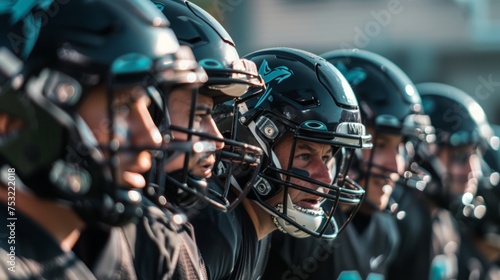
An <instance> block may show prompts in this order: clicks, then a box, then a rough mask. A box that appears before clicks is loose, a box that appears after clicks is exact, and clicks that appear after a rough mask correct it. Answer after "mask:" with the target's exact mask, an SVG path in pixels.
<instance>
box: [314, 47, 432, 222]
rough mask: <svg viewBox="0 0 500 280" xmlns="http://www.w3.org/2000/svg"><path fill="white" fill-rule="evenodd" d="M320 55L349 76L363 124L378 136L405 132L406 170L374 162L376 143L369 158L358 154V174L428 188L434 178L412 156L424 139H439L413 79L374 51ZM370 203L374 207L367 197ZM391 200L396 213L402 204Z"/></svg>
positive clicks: (403, 133) (356, 161) (355, 168)
mask: <svg viewBox="0 0 500 280" xmlns="http://www.w3.org/2000/svg"><path fill="white" fill-rule="evenodd" d="M321 56H322V57H323V58H325V59H326V60H327V61H329V62H330V63H332V64H333V65H334V66H335V67H337V69H339V71H340V72H341V73H342V74H343V75H344V76H345V77H346V79H347V81H348V82H349V84H350V85H351V87H352V89H353V91H354V94H355V95H356V97H357V98H358V102H359V106H360V108H361V116H362V120H363V123H364V124H365V125H366V126H367V127H372V128H373V129H374V131H375V134H376V135H377V134H379V133H387V134H396V135H401V136H403V140H404V142H405V145H404V147H403V150H404V154H406V164H407V166H406V169H407V170H406V171H405V172H404V173H403V174H398V173H397V171H395V170H388V169H387V168H385V167H383V166H379V165H377V164H375V163H373V162H372V159H373V155H374V153H375V151H374V149H375V148H374V149H372V151H371V156H370V160H369V161H368V162H363V161H362V160H360V159H361V158H362V157H361V156H360V155H358V156H357V157H356V158H355V164H354V166H353V169H354V171H356V172H359V174H358V176H359V177H358V178H355V179H356V180H359V178H365V182H368V177H369V176H380V177H383V178H385V179H386V180H393V181H395V182H396V188H399V187H400V186H401V187H403V189H407V188H410V189H418V190H423V189H424V188H425V186H426V182H428V181H429V180H430V178H429V175H428V173H427V172H425V170H423V169H422V168H421V167H419V166H418V164H417V163H415V162H414V161H413V159H414V158H413V154H414V153H415V150H416V149H420V148H421V147H420V145H421V144H422V143H428V142H432V141H433V140H434V134H433V133H434V128H433V127H432V126H431V123H430V119H429V117H428V116H427V115H425V114H424V113H423V110H422V101H421V99H420V96H419V93H418V91H417V90H416V88H415V86H414V84H413V82H412V81H411V80H410V79H409V78H408V76H407V75H406V74H405V73H404V72H403V71H402V70H401V69H400V68H399V67H398V66H397V65H395V64H394V63H393V62H391V61H390V60H388V59H386V58H384V57H382V56H380V55H378V54H375V53H373V52H369V51H364V50H358V49H342V50H334V51H331V52H327V53H325V54H323V55H321ZM376 135H375V136H374V137H377V136H376ZM375 140H376V139H374V140H373V141H374V142H375ZM361 166H364V168H361ZM374 170H378V171H377V172H375V171H374ZM364 187H365V190H366V191H367V192H368V191H369V190H368V189H366V186H364ZM403 193H404V192H403ZM365 203H366V204H367V205H368V206H370V204H369V202H368V201H367V200H365ZM389 204H390V206H389V207H390V210H391V212H394V213H395V212H396V210H397V203H396V202H394V201H392V202H390V203H389ZM373 207H375V206H373Z"/></svg>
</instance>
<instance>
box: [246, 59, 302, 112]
mask: <svg viewBox="0 0 500 280" xmlns="http://www.w3.org/2000/svg"><path fill="white" fill-rule="evenodd" d="M259 74H260V75H261V76H262V79H263V80H264V83H266V91H265V92H264V93H263V94H262V97H261V98H260V100H259V102H257V105H255V107H258V106H259V105H260V104H261V103H262V102H263V101H264V100H266V98H267V96H268V95H269V93H270V92H271V90H273V88H272V86H270V83H271V82H272V81H276V83H277V84H279V83H281V82H283V81H284V80H286V79H288V78H290V77H291V76H292V75H293V72H292V70H290V69H288V67H286V66H278V67H276V68H274V69H271V68H270V67H269V64H268V63H267V61H266V60H265V59H264V61H263V62H262V64H261V65H260V68H259Z"/></svg>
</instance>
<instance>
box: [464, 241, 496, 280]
mask: <svg viewBox="0 0 500 280" xmlns="http://www.w3.org/2000/svg"><path fill="white" fill-rule="evenodd" d="M462 236H463V238H462V243H461V246H460V255H459V257H458V259H459V261H458V278H457V279H458V280H471V279H474V280H497V279H500V265H499V263H495V262H492V261H489V260H487V259H486V258H485V256H484V255H483V254H481V252H480V251H478V250H477V248H476V244H475V243H474V242H473V238H474V237H473V236H470V235H462ZM478 238H479V237H478ZM499 261H500V260H499Z"/></svg>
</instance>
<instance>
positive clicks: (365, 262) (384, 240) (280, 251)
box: [263, 212, 399, 280]
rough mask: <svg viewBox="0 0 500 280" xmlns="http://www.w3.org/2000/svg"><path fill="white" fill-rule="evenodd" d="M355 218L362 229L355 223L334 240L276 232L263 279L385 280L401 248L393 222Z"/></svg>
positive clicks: (385, 217)
mask: <svg viewBox="0 0 500 280" xmlns="http://www.w3.org/2000/svg"><path fill="white" fill-rule="evenodd" d="M336 215H337V220H339V221H342V220H344V219H345V217H344V215H342V214H341V213H337V214H336ZM355 219H357V220H358V221H357V222H358V223H363V224H364V226H363V227H362V230H358V228H357V227H356V226H355V225H354V224H353V222H355V221H353V222H351V224H349V225H348V226H347V227H346V229H345V230H344V232H342V233H341V234H340V235H339V236H337V238H336V239H333V240H324V239H318V238H314V237H309V238H294V237H292V236H289V235H285V234H281V233H278V232H277V233H274V234H273V238H272V242H271V252H270V254H269V258H268V263H267V267H266V270H265V273H264V277H263V279H269V280H271V279H340V280H342V279H349V280H357V279H384V278H383V277H384V275H385V273H386V269H387V266H388V264H389V263H390V262H391V261H392V260H393V259H394V258H395V257H396V256H395V252H396V249H397V248H398V245H399V241H398V240H399V239H398V232H397V229H396V225H395V223H394V220H393V218H392V217H391V216H390V215H389V214H387V213H382V212H379V213H375V214H373V215H371V216H364V215H362V214H358V215H357V216H356V217H355Z"/></svg>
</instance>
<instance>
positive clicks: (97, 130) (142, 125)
mask: <svg viewBox="0 0 500 280" xmlns="http://www.w3.org/2000/svg"><path fill="white" fill-rule="evenodd" d="M107 94H108V92H107V89H106V87H105V86H100V87H98V88H96V89H94V90H93V91H91V92H90V93H89V94H88V96H86V98H85V99H84V100H83V101H82V104H81V106H80V108H79V114H80V115H81V117H82V118H83V120H84V121H85V123H87V125H88V126H89V128H90V129H91V131H92V132H93V134H94V136H95V137H96V139H97V142H98V143H99V144H101V145H103V146H107V145H108V144H109V142H110V133H111V129H113V133H114V138H115V139H116V140H117V141H118V144H119V148H120V149H119V150H118V151H119V152H118V163H117V168H118V172H117V178H116V180H117V183H118V184H119V185H128V186H131V187H135V188H142V187H144V186H145V184H146V182H145V179H144V177H143V176H142V173H144V172H146V171H148V170H149V169H150V168H151V156H150V154H149V152H147V151H140V152H138V151H133V152H132V151H130V150H129V151H126V152H125V151H123V150H126V149H127V148H134V147H149V148H150V149H151V148H152V147H159V145H160V143H161V140H162V138H161V135H160V132H159V131H158V129H157V127H156V126H155V124H154V122H153V120H152V119H151V116H150V114H149V111H148V105H149V103H150V99H149V97H148V96H147V94H146V92H145V91H144V89H142V88H141V87H129V88H122V89H119V90H115V91H114V100H113V102H112V112H113V123H114V124H113V127H112V128H111V127H110V122H109V118H108V117H109V114H108V103H107V102H108V99H107ZM104 154H105V156H108V155H109V153H108V152H106V151H105V152H104Z"/></svg>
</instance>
